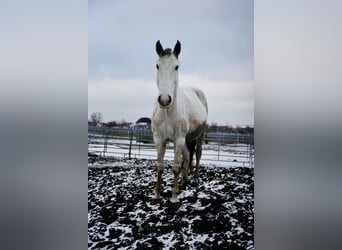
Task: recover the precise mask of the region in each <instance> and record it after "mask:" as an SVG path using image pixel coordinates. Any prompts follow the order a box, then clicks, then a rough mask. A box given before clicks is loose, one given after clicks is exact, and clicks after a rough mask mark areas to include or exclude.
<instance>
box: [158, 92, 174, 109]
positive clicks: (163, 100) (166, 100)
mask: <svg viewBox="0 0 342 250" xmlns="http://www.w3.org/2000/svg"><path fill="white" fill-rule="evenodd" d="M158 102H159V105H160V107H161V108H169V107H170V104H171V102H172V98H171V96H170V95H160V96H159V97H158Z"/></svg>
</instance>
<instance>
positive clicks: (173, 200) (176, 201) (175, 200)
mask: <svg viewBox="0 0 342 250" xmlns="http://www.w3.org/2000/svg"><path fill="white" fill-rule="evenodd" d="M170 201H171V203H172V204H177V203H179V199H178V198H177V197H176V198H170Z"/></svg>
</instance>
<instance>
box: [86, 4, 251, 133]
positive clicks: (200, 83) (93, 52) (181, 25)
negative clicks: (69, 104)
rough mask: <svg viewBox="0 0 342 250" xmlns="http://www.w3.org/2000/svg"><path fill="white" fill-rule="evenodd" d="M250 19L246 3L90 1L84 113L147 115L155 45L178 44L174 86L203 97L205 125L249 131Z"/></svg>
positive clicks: (130, 118)
mask: <svg viewBox="0 0 342 250" xmlns="http://www.w3.org/2000/svg"><path fill="white" fill-rule="evenodd" d="M253 20H254V16H253V1H252V0H211V1H209V0H206V1H204V0H202V1H198V0H191V1H189V0H188V1H180V0H173V1H157V0H145V1H133V0H126V1H124V0H117V1H114V0H113V1H109V0H108V1H106V0H102V1H95V0H90V1H89V18H88V22H89V24H88V27H89V32H88V34H89V35H88V36H89V44H88V46H89V54H88V56H89V57H88V58H89V59H88V60H89V61H88V64H89V68H88V72H89V73H88V74H89V82H88V115H90V114H91V113H92V112H102V114H103V118H104V120H105V121H111V120H122V119H124V120H126V121H131V122H134V121H136V120H137V119H138V118H140V117H142V116H147V117H151V116H152V111H153V105H154V103H155V101H156V98H157V94H158V92H157V85H156V67H155V64H156V61H157V59H158V56H157V54H156V52H155V43H156V41H157V40H160V41H161V43H162V45H163V47H164V48H168V47H169V48H173V46H174V45H175V43H176V41H177V40H179V41H180V42H181V44H182V50H181V54H180V56H179V60H180V67H179V85H180V86H188V85H192V86H197V87H199V88H201V89H202V90H203V91H204V92H205V94H206V95H207V99H208V106H209V115H208V123H209V124H211V123H218V124H230V125H233V126H236V125H253V124H254V82H253V26H254V23H253Z"/></svg>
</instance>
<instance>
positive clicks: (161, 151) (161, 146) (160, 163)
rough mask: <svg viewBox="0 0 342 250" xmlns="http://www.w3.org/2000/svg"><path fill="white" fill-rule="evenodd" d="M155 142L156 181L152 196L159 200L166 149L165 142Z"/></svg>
mask: <svg viewBox="0 0 342 250" xmlns="http://www.w3.org/2000/svg"><path fill="white" fill-rule="evenodd" d="M156 144H157V183H156V189H155V194H154V196H153V199H154V200H160V191H161V181H162V174H163V171H164V155H165V150H166V143H165V142H158V143H156Z"/></svg>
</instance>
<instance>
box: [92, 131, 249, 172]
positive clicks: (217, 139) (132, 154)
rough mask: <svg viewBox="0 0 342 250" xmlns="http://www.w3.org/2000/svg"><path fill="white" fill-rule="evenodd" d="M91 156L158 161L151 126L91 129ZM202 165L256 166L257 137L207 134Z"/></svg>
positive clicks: (170, 154)
mask: <svg viewBox="0 0 342 250" xmlns="http://www.w3.org/2000/svg"><path fill="white" fill-rule="evenodd" d="M88 155H89V156H93V157H122V158H128V159H132V158H144V159H156V158H157V151H156V148H155V144H154V142H153V134H152V131H151V129H150V128H148V127H130V128H116V127H114V128H108V127H95V126H88ZM173 156H174V154H173V143H168V144H167V149H166V153H165V159H169V160H173ZM201 162H205V163H212V164H217V163H224V164H225V163H230V165H243V166H249V167H253V166H254V134H253V133H239V132H231V133H227V132H226V133H223V132H207V133H205V136H204V143H203V151H202V159H201Z"/></svg>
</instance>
